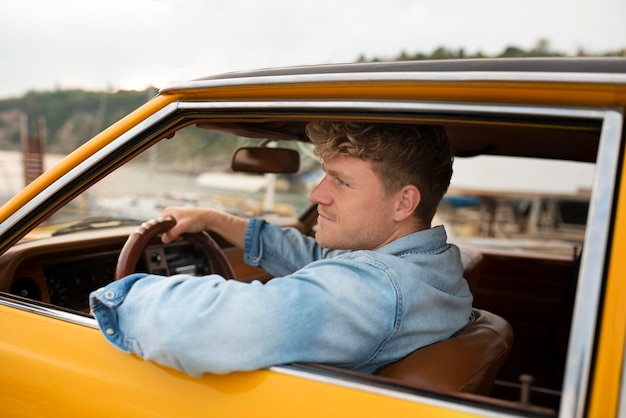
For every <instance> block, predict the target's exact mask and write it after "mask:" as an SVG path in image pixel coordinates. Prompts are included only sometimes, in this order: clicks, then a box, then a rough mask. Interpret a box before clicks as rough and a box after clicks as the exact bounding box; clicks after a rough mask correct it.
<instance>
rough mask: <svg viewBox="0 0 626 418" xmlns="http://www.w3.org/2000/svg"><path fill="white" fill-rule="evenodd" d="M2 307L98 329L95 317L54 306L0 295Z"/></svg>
mask: <svg viewBox="0 0 626 418" xmlns="http://www.w3.org/2000/svg"><path fill="white" fill-rule="evenodd" d="M0 305H2V306H7V307H9V308H14V309H19V310H22V311H26V312H30V313H34V314H37V315H42V316H46V317H48V318H54V319H60V320H61V321H65V322H71V323H73V324H77V325H82V326H86V327H90V328H98V324H97V323H96V319H95V318H93V317H87V316H82V315H79V314H75V313H72V312H67V311H64V310H61V309H58V308H56V307H54V306H52V305H50V306H44V305H41V304H38V303H35V302H29V301H26V300H18V299H12V298H10V297H6V296H4V295H1V294H0Z"/></svg>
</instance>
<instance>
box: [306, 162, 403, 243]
mask: <svg viewBox="0 0 626 418" xmlns="http://www.w3.org/2000/svg"><path fill="white" fill-rule="evenodd" d="M323 167H324V171H325V172H326V176H325V177H324V178H323V179H322V181H321V182H320V184H319V185H318V186H317V187H316V188H315V189H314V190H313V191H312V192H311V196H310V197H309V200H310V201H311V202H312V203H315V204H317V205H318V208H317V210H318V213H319V216H318V218H317V220H318V224H319V226H318V230H317V232H316V235H315V237H316V239H317V242H318V243H319V244H320V245H322V246H323V247H326V248H333V249H350V250H363V249H365V250H373V249H376V248H379V247H382V246H383V245H385V244H387V243H389V242H391V241H393V240H394V239H396V238H397V237H398V225H397V223H396V222H395V220H394V213H395V209H396V207H397V200H396V196H393V195H392V196H388V197H385V196H384V194H383V187H382V184H381V182H380V180H379V179H378V176H377V175H376V174H375V173H374V171H373V170H372V168H371V165H370V163H369V162H368V161H364V160H360V159H358V158H355V157H350V156H345V155H341V154H339V155H337V156H335V157H334V158H332V159H331V160H329V161H325V162H324V165H323Z"/></svg>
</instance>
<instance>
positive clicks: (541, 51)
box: [359, 39, 626, 62]
mask: <svg viewBox="0 0 626 418" xmlns="http://www.w3.org/2000/svg"><path fill="white" fill-rule="evenodd" d="M595 55H596V54H589V53H586V52H585V51H583V50H579V51H578V53H577V56H579V57H586V56H595ZM563 56H565V54H563V53H561V52H558V51H553V50H551V48H550V42H549V41H548V40H547V39H539V40H538V41H537V43H536V44H535V46H533V47H532V48H531V49H529V50H524V49H522V48H519V47H517V46H507V47H506V48H505V49H504V50H503V51H502V52H501V53H500V54H497V55H494V56H487V55H485V54H483V53H482V52H481V51H478V52H475V53H473V54H467V52H466V51H465V50H464V49H463V48H460V49H458V50H452V49H448V48H445V47H443V46H440V47H438V48H436V49H435V50H434V51H433V52H431V53H430V54H425V53H422V52H417V53H414V54H410V53H408V52H406V51H402V52H401V53H400V54H398V55H397V56H395V57H393V58H392V60H393V61H416V60H441V59H462V58H521V57H563ZM601 56H620V57H624V56H626V49H621V50H618V51H610V52H606V53H604V54H601ZM378 61H386V60H384V59H381V58H378V57H374V58H372V59H367V58H365V57H364V56H361V57H359V62H378Z"/></svg>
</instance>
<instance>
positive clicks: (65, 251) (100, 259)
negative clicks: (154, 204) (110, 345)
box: [0, 226, 269, 312]
mask: <svg viewBox="0 0 626 418" xmlns="http://www.w3.org/2000/svg"><path fill="white" fill-rule="evenodd" d="M135 228H136V227H134V226H133V227H116V228H110V229H104V230H96V231H84V232H77V233H72V234H68V235H61V236H57V237H50V238H46V239H39V240H33V241H28V242H24V243H21V244H19V245H15V246H13V247H12V248H11V249H9V250H8V251H7V252H6V253H5V254H3V255H2V256H0V291H2V292H8V293H11V294H15V295H18V296H21V297H25V298H29V299H33V300H37V301H41V302H45V303H50V304H53V305H56V306H59V307H63V308H68V309H72V310H76V311H82V312H88V311H89V305H88V297H89V293H90V292H91V291H93V290H95V289H98V288H99V287H102V286H104V285H106V284H108V283H110V282H112V281H113V280H114V275H115V269H116V266H117V259H118V256H119V253H120V251H121V249H122V247H123V246H124V243H125V242H126V240H127V238H128V236H129V235H130V234H131V233H132V232H133V231H134V230H135ZM216 241H218V243H219V245H220V247H222V249H223V250H224V253H225V254H226V256H227V258H228V259H229V261H230V262H231V264H232V266H233V269H234V270H235V274H236V276H237V278H238V279H241V280H243V281H251V280H263V281H265V280H268V279H269V276H268V275H267V274H266V273H264V272H263V271H261V270H258V269H256V268H254V267H251V266H247V265H245V264H244V263H243V256H242V254H241V251H240V250H238V249H236V248H235V247H233V246H231V245H230V244H228V243H227V242H226V241H224V240H223V239H218V238H217V237H216ZM209 257H210V255H209V254H208V253H207V252H206V251H204V250H203V249H202V248H199V247H197V246H196V245H194V244H193V243H192V242H191V241H187V240H182V241H177V242H174V243H170V244H163V243H161V242H160V240H158V239H157V240H156V241H153V242H151V243H150V244H149V245H148V246H146V248H145V249H144V251H143V254H142V257H140V260H139V262H138V263H137V266H136V270H135V271H136V272H148V273H153V274H162V275H172V274H178V273H185V274H191V275H206V274H210V273H211V271H210V270H211V267H210V266H211V265H213V261H212V260H211V259H210V258H209Z"/></svg>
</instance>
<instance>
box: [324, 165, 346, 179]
mask: <svg viewBox="0 0 626 418" xmlns="http://www.w3.org/2000/svg"><path fill="white" fill-rule="evenodd" d="M322 168H323V170H324V172H325V173H326V174H328V175H329V176H332V177H338V178H340V179H342V180H343V181H345V182H346V183H351V182H353V181H354V177H352V176H350V175H349V174H348V173H346V172H341V171H337V170H329V169H327V168H326V166H325V165H323V164H322Z"/></svg>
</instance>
